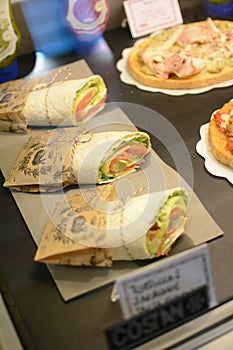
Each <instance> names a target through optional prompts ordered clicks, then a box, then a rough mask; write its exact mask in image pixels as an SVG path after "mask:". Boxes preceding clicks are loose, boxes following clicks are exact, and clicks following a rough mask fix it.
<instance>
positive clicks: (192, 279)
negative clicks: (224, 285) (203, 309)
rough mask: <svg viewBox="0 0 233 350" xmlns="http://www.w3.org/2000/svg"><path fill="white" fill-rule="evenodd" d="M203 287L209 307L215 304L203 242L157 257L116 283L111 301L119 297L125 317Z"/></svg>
mask: <svg viewBox="0 0 233 350" xmlns="http://www.w3.org/2000/svg"><path fill="white" fill-rule="evenodd" d="M203 286H205V287H206V288H207V293H208V303H209V307H213V306H215V305H216V304H217V302H216V296H215V290H214V285H213V280H212V272H211V266H210V260H209V250H208V246H207V245H206V244H204V245H201V246H198V247H195V248H192V249H189V250H187V251H185V252H182V253H179V254H176V255H174V256H170V257H168V258H166V259H162V260H159V261H158V262H155V263H153V264H150V265H148V266H146V267H143V268H141V269H138V270H137V271H136V272H133V273H130V274H127V275H125V276H123V277H122V278H120V279H119V280H117V281H116V282H115V285H114V288H113V293H112V300H113V301H114V298H115V299H116V298H118V297H119V299H120V305H121V308H122V313H123V316H124V318H125V319H127V318H130V317H133V316H135V315H138V314H141V313H143V312H145V311H147V310H151V309H154V308H158V307H160V306H161V305H164V304H166V303H168V302H170V301H171V300H173V299H175V298H177V297H182V295H185V294H187V293H189V292H191V291H192V290H196V289H198V288H200V287H203Z"/></svg>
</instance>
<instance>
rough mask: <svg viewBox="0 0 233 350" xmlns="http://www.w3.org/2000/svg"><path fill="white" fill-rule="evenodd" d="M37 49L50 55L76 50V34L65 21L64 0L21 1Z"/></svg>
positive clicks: (59, 54) (54, 55)
mask: <svg viewBox="0 0 233 350" xmlns="http://www.w3.org/2000/svg"><path fill="white" fill-rule="evenodd" d="M21 6H22V10H23V13H24V17H25V20H26V22H27V24H28V28H29V30H30V34H31V37H32V40H33V42H34V46H35V49H36V51H41V52H43V53H44V54H45V55H47V56H50V57H56V56H61V55H65V54H67V53H70V52H74V51H75V50H76V46H77V40H76V38H75V36H73V35H72V33H71V32H70V31H69V30H68V28H67V27H66V25H65V23H64V21H63V13H62V11H64V9H63V1H62V0H49V1H48V0H40V1H38V0H30V1H23V2H22V3H21Z"/></svg>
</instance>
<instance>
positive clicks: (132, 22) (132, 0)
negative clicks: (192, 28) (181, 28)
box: [123, 0, 183, 38]
mask: <svg viewBox="0 0 233 350" xmlns="http://www.w3.org/2000/svg"><path fill="white" fill-rule="evenodd" d="M123 4H124V9H125V13H126V17H127V19H128V22H129V27H130V31H131V34H132V37H133V38H138V37H140V36H143V35H147V34H150V33H152V32H155V31H158V30H161V29H163V28H168V27H172V26H174V25H176V24H179V23H183V19H182V15H181V12H180V7H179V3H178V0H127V1H124V2H123Z"/></svg>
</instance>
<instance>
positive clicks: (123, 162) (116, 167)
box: [99, 133, 150, 180]
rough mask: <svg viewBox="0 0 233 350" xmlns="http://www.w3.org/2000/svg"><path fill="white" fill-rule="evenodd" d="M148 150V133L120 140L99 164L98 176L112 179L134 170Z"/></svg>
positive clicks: (142, 160) (103, 178)
mask: <svg viewBox="0 0 233 350" xmlns="http://www.w3.org/2000/svg"><path fill="white" fill-rule="evenodd" d="M149 150H150V141H149V138H148V135H146V134H144V133H141V134H140V135H139V136H138V137H135V138H134V139H132V140H129V141H127V142H122V144H121V145H119V146H118V147H117V148H116V149H115V150H114V151H113V152H112V154H111V156H110V157H108V158H107V159H105V160H104V161H103V163H102V164H101V166H100V169H99V176H100V178H101V179H102V180H107V179H114V178H116V177H119V176H123V175H126V174H127V173H130V172H132V171H135V170H136V169H137V168H138V167H139V166H140V164H142V163H143V162H144V157H145V155H146V154H147V153H148V151H149Z"/></svg>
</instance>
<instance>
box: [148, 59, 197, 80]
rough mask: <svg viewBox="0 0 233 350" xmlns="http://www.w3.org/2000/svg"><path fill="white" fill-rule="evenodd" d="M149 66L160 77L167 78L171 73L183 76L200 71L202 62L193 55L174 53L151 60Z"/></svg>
mask: <svg viewBox="0 0 233 350" xmlns="http://www.w3.org/2000/svg"><path fill="white" fill-rule="evenodd" d="M150 68H151V70H152V71H153V73H154V75H155V76H157V77H158V78H160V79H168V78H169V76H170V75H171V74H174V75H176V76H178V77H180V78H185V77H188V76H191V75H194V74H196V73H198V72H200V71H201V70H202V69H203V68H204V63H203V62H202V61H201V60H200V59H197V58H195V57H191V56H185V55H184V54H179V53H174V54H167V55H165V57H163V59H162V60H158V61H157V60H156V58H155V59H153V60H151V62H150Z"/></svg>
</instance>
